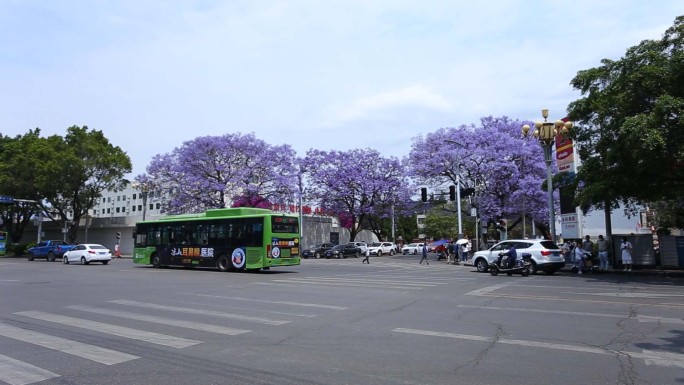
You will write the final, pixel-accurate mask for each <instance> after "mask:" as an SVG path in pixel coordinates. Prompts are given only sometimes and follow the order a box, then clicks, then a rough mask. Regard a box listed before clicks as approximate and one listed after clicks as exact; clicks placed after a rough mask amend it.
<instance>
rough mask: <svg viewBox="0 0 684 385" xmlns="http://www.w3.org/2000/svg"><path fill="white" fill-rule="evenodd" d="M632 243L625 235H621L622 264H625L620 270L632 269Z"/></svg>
mask: <svg viewBox="0 0 684 385" xmlns="http://www.w3.org/2000/svg"><path fill="white" fill-rule="evenodd" d="M632 249H633V247H632V243H631V242H630V241H628V240H627V237H622V243H621V244H620V250H621V251H622V264H623V265H624V266H625V268H624V269H622V271H632V263H633V261H632Z"/></svg>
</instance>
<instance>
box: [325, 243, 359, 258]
mask: <svg viewBox="0 0 684 385" xmlns="http://www.w3.org/2000/svg"><path fill="white" fill-rule="evenodd" d="M359 256H361V249H359V247H358V246H356V245H354V244H353V243H347V244H346V245H337V246H335V247H333V248H332V249H328V250H326V251H325V257H326V258H347V257H354V258H358V257H359Z"/></svg>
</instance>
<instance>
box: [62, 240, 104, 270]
mask: <svg viewBox="0 0 684 385" xmlns="http://www.w3.org/2000/svg"><path fill="white" fill-rule="evenodd" d="M111 260H112V252H111V251H109V249H108V248H106V247H104V246H102V245H98V244H96V243H84V244H80V245H76V247H74V248H73V249H71V250H69V251H67V252H66V253H64V256H63V257H62V261H64V264H65V265H68V264H70V263H71V262H79V263H80V264H81V265H87V264H89V263H90V262H101V263H102V264H103V265H106V264H108V263H109V261H111Z"/></svg>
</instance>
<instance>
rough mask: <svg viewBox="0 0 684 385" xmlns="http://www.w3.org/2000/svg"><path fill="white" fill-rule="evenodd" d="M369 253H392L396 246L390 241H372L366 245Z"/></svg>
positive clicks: (395, 250)
mask: <svg viewBox="0 0 684 385" xmlns="http://www.w3.org/2000/svg"><path fill="white" fill-rule="evenodd" d="M368 251H369V252H370V254H371V255H377V256H381V255H383V254H389V255H394V253H396V252H397V247H396V246H395V245H394V243H392V242H373V243H371V244H370V245H369V246H368Z"/></svg>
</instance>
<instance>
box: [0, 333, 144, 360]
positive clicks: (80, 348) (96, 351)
mask: <svg viewBox="0 0 684 385" xmlns="http://www.w3.org/2000/svg"><path fill="white" fill-rule="evenodd" d="M0 335H3V336H5V337H8V338H12V339H15V340H19V341H23V342H28V343H30V344H34V345H38V346H42V347H44V348H48V349H53V350H58V351H60V352H63V353H67V354H71V355H74V356H78V357H81V358H85V359H87V360H90V361H95V362H99V363H101V364H105V365H114V364H119V363H122V362H126V361H130V360H135V359H136V358H140V357H137V356H134V355H131V354H126V353H121V352H117V351H116V350H111V349H107V348H102V347H99V346H94V345H89V344H84V343H82V342H78V341H72V340H68V339H66V338H62V337H56V336H51V335H49V334H44V333H40V332H36V331H32V330H26V329H22V328H18V327H15V326H11V325H7V324H3V323H0Z"/></svg>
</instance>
